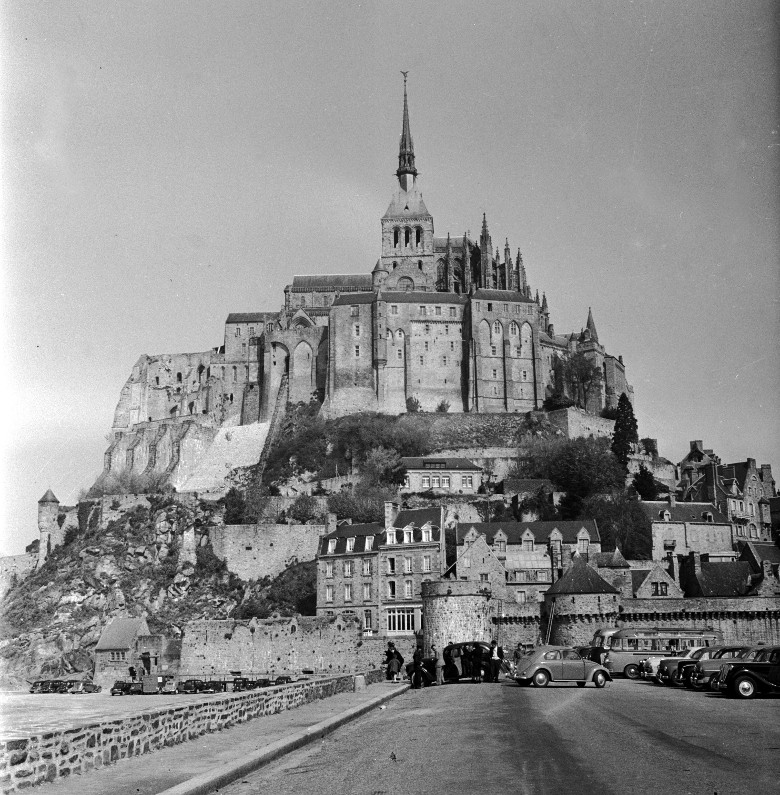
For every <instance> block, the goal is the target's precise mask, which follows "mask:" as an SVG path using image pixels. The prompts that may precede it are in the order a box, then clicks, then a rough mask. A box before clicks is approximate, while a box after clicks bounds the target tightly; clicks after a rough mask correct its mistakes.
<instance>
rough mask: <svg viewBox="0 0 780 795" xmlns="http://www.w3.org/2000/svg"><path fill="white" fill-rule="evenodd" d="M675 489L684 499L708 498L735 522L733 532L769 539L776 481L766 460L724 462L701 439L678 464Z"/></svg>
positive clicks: (749, 537)
mask: <svg viewBox="0 0 780 795" xmlns="http://www.w3.org/2000/svg"><path fill="white" fill-rule="evenodd" d="M679 468H680V484H679V487H678V492H679V496H680V499H681V500H682V501H685V502H696V501H699V502H701V501H709V502H712V503H714V505H715V506H716V507H717V508H718V510H719V511H720V512H721V513H723V514H724V515H725V516H727V517H728V519H729V520H730V521H731V522H732V523H733V524H734V529H735V536H736V537H737V538H747V539H751V540H756V541H771V540H772V517H771V508H770V502H769V501H770V499H772V498H773V497H774V496H775V481H774V478H773V477H772V467H771V466H770V465H769V464H762V465H761V466H760V467H759V466H757V465H756V460H755V458H748V459H746V460H745V461H740V462H736V463H733V464H723V463H721V460H720V458H719V457H718V456H717V455H716V454H715V453H714V452H713V451H712V450H706V449H704V447H703V445H702V442H701V440H700V439H695V440H694V441H692V442H690V450H689V452H688V454H687V455H686V456H685V458H683V460H682V461H681V462H680V464H679Z"/></svg>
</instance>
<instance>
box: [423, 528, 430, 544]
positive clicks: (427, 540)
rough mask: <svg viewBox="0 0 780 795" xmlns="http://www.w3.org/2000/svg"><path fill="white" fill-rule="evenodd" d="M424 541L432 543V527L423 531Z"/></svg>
mask: <svg viewBox="0 0 780 795" xmlns="http://www.w3.org/2000/svg"><path fill="white" fill-rule="evenodd" d="M422 540H423V542H430V541H431V528H430V527H423V529H422Z"/></svg>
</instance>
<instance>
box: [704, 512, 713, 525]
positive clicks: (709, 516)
mask: <svg viewBox="0 0 780 795" xmlns="http://www.w3.org/2000/svg"><path fill="white" fill-rule="evenodd" d="M701 518H702V519H704V521H705V522H709V523H710V524H712V522H713V521H714V520H713V516H712V513H711V512H710V511H705V512H704V513H703V514H702V515H701Z"/></svg>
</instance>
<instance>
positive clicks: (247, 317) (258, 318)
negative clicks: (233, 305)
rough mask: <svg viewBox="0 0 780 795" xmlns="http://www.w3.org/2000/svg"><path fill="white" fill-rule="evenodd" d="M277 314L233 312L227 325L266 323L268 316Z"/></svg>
mask: <svg viewBox="0 0 780 795" xmlns="http://www.w3.org/2000/svg"><path fill="white" fill-rule="evenodd" d="M276 314H277V313H276V312H231V313H230V314H229V315H228V316H227V320H226V321H225V323H265V319H266V317H267V316H268V315H271V316H273V315H276Z"/></svg>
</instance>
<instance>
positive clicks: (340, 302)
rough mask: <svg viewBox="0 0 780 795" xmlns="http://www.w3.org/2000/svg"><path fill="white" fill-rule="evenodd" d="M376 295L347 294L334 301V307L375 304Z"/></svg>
mask: <svg viewBox="0 0 780 795" xmlns="http://www.w3.org/2000/svg"><path fill="white" fill-rule="evenodd" d="M374 298H376V293H347V294H346V295H339V296H337V297H336V298H335V299H334V300H333V306H353V305H354V304H373V303H374Z"/></svg>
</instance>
